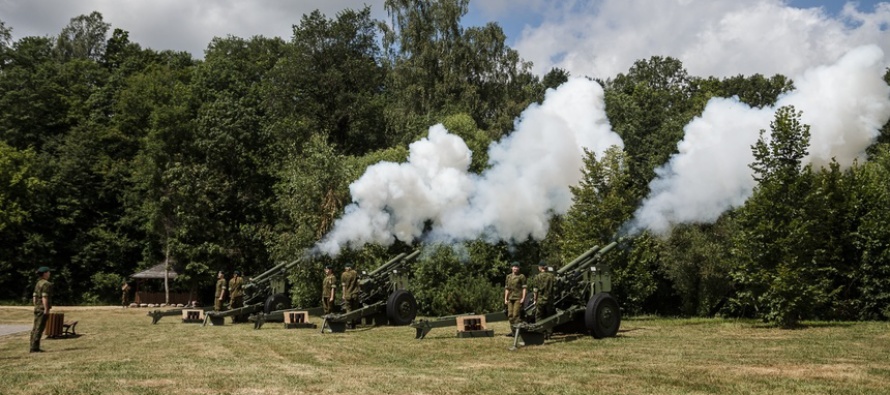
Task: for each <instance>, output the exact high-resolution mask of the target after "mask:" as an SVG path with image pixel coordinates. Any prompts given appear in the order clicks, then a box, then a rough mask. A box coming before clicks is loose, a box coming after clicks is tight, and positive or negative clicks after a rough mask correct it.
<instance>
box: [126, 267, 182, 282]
mask: <svg viewBox="0 0 890 395" xmlns="http://www.w3.org/2000/svg"><path fill="white" fill-rule="evenodd" d="M165 267H166V264H164V263H159V264H157V265H154V266H152V267H150V268H148V269H145V270H143V271H141V272H139V273H136V274H133V275H131V276H130V277H132V278H141V279H146V278H150V279H163V278H164V271H165V270H164V268H165ZM167 276H169V278H171V279H173V278H176V271H175V270H173V268H172V267H171V268H170V270H168V271H167Z"/></svg>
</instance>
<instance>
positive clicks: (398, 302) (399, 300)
mask: <svg viewBox="0 0 890 395" xmlns="http://www.w3.org/2000/svg"><path fill="white" fill-rule="evenodd" d="M415 317H417V300H416V299H414V295H412V294H411V292H408V291H406V290H404V289H400V290H397V291H395V292H393V293H392V294H390V295H389V299H387V301H386V318H389V322H390V323H391V324H392V325H408V324H410V323H411V322H412V321H414V318H415Z"/></svg>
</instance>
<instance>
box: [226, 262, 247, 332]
mask: <svg viewBox="0 0 890 395" xmlns="http://www.w3.org/2000/svg"><path fill="white" fill-rule="evenodd" d="M243 284H244V282H243V280H241V272H239V271H237V270H235V273H234V274H232V279H231V280H229V309H231V310H234V309H237V308H239V307H242V306H244V290H243V289H242V286H243ZM244 321H245V320H244V317H242V316H241V315H233V316H232V323H235V322H244Z"/></svg>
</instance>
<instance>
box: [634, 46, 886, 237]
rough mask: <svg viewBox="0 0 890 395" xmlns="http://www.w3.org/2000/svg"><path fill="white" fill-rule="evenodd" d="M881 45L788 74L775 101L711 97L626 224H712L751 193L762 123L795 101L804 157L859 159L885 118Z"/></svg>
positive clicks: (666, 227) (657, 227) (655, 228)
mask: <svg viewBox="0 0 890 395" xmlns="http://www.w3.org/2000/svg"><path fill="white" fill-rule="evenodd" d="M885 65H886V62H885V60H884V53H883V51H882V50H881V49H880V48H879V47H877V46H873V45H869V46H863V47H860V48H857V49H854V50H852V51H850V52H849V53H847V54H846V55H844V56H843V57H842V58H841V59H840V60H838V61H837V62H836V63H835V64H833V65H830V66H820V67H817V68H814V69H811V70H808V71H806V72H804V73H803V74H802V75H801V76H798V77H796V78H795V79H794V81H795V87H796V89H795V90H794V91H793V92H789V93H787V94H785V95H783V96H782V97H780V98H779V100H778V101H777V103H776V106H775V107H768V108H763V109H756V108H751V107H749V106H747V105H745V104H743V103H741V102H739V101H738V100H737V99H713V100H711V101H710V102H709V103H708V105H707V106H706V107H705V110H704V112H703V113H702V115H701V116H700V117H698V118H696V119H695V120H693V121H692V122H690V123H689V124H688V125H687V126H686V127H685V128H684V131H685V136H684V138H683V141H681V142H680V143H679V144H678V146H677V148H678V151H679V152H678V153H677V154H675V155H674V156H673V157H671V159H670V161H669V162H668V163H667V164H665V165H664V166H662V167H661V168H659V169H657V170H656V173H657V177H656V179H655V180H653V181H652V182H651V183H650V185H649V186H650V190H651V192H650V195H649V197H648V198H646V200H644V201H643V204H642V206H641V207H640V208H639V209H638V210H637V212H636V214H635V219H634V222H633V224H632V225H631V228H633V231H639V230H642V229H648V230H650V231H652V232H654V233H657V234H665V233H667V232H668V231H670V229H671V227H672V226H673V225H675V224H680V223H710V222H713V221H715V220H716V219H717V218H718V217H719V216H720V214H722V213H723V212H724V211H726V210H729V209H731V208H734V207H738V206H740V205H742V204H743V203H744V202H745V200H747V199H748V197H750V196H751V194H752V191H753V188H754V185H755V183H754V180H753V178H752V176H753V174H752V171H751V169H750V168H749V167H748V165H749V164H750V163H752V162H753V160H754V157H753V154H752V152H751V146H752V145H753V144H754V143H756V142H757V139H758V138H759V136H760V135H759V132H760V130H765V131H766V133H767V136H768V134H769V132H770V130H769V128H770V126H769V123H770V121H772V120H773V117H774V115H775V112H776V109H777V108H779V107H783V106H789V105H791V106H794V107H795V109H796V110H798V111H802V112H803V114H802V115H801V121H802V122H803V123H805V124H808V125H810V134H811V136H810V147H809V156H808V157H807V158H806V159H805V163H811V164H813V165H814V166H817V167H818V166H824V165H826V164H827V163H829V162H830V161H831V159H832V158H835V159H836V160H837V162H838V163H839V164H840V165H841V166H842V167H848V166H850V165H851V164H852V163H853V161H854V160H855V159H857V158H862V156H863V153H864V151H865V149H866V148H867V147H868V146H869V145H871V144H872V143H873V142H874V141H875V138H876V137H877V136H878V133H879V129H880V128H881V127H882V126H883V125H884V124H885V123H886V122H887V120H888V119H890V87H888V86H887V84H886V83H885V82H884V81H883V79H882V78H881V77H882V75H883V73H884V68H885V67H886V66H885Z"/></svg>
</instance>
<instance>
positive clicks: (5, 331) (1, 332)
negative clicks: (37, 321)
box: [0, 324, 31, 336]
mask: <svg viewBox="0 0 890 395" xmlns="http://www.w3.org/2000/svg"><path fill="white" fill-rule="evenodd" d="M30 331H31V325H11V324H0V336H6V335H14V334H16V333H21V332H30Z"/></svg>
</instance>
